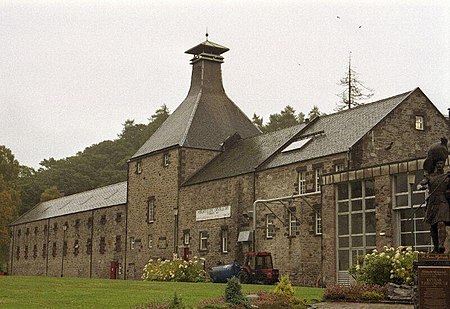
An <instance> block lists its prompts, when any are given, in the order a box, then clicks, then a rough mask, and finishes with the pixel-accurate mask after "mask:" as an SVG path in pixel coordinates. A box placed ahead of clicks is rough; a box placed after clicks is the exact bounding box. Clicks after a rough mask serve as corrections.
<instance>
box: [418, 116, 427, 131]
mask: <svg viewBox="0 0 450 309" xmlns="http://www.w3.org/2000/svg"><path fill="white" fill-rule="evenodd" d="M424 129H425V126H424V118H423V116H416V130H420V131H423V130H424Z"/></svg>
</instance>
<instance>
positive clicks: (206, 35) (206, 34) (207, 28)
mask: <svg viewBox="0 0 450 309" xmlns="http://www.w3.org/2000/svg"><path fill="white" fill-rule="evenodd" d="M206 40H207V41H208V27H206Z"/></svg>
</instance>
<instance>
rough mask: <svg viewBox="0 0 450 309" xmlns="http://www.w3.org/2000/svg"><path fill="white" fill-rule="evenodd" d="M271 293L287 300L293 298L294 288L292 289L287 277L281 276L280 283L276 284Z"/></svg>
mask: <svg viewBox="0 0 450 309" xmlns="http://www.w3.org/2000/svg"><path fill="white" fill-rule="evenodd" d="M273 292H274V293H275V294H277V295H282V296H286V297H288V298H292V297H294V288H293V287H292V284H291V280H290V279H289V276H281V281H280V282H278V283H277V285H276V286H275V289H274V291H273Z"/></svg>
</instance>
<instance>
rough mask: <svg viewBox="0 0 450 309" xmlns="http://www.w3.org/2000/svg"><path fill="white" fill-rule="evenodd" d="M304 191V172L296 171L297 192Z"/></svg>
mask: <svg viewBox="0 0 450 309" xmlns="http://www.w3.org/2000/svg"><path fill="white" fill-rule="evenodd" d="M305 193H306V172H305V171H300V172H298V194H305Z"/></svg>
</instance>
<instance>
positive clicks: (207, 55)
mask: <svg viewBox="0 0 450 309" xmlns="http://www.w3.org/2000/svg"><path fill="white" fill-rule="evenodd" d="M227 51H229V48H227V47H224V46H222V45H219V44H217V43H213V42H211V41H208V40H206V41H204V42H203V43H200V44H199V45H197V46H195V47H192V48H191V49H189V50H187V51H186V52H185V53H186V54H191V55H194V57H193V58H192V59H191V64H192V78H191V87H190V89H189V93H191V92H192V93H193V92H197V91H198V90H200V89H201V90H202V91H205V90H206V91H208V92H214V93H215V94H224V93H225V90H224V88H223V84H222V69H221V64H222V63H223V57H222V56H221V54H223V53H225V52H227Z"/></svg>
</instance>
